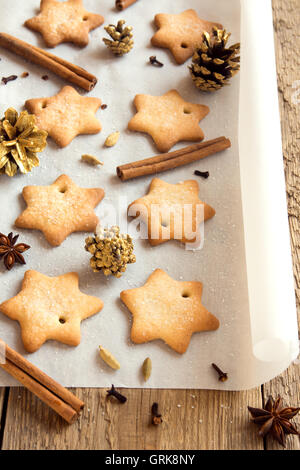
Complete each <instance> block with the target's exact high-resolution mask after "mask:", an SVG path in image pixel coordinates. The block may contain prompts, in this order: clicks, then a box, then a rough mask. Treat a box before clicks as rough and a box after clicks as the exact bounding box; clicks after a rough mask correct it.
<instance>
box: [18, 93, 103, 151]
mask: <svg viewBox="0 0 300 470" xmlns="http://www.w3.org/2000/svg"><path fill="white" fill-rule="evenodd" d="M100 106H101V100H100V99H99V98H92V97H86V96H81V95H79V93H77V91H76V90H75V89H74V88H73V87H71V86H64V87H63V88H62V89H61V90H60V92H59V93H57V95H54V96H50V97H49V98H34V99H31V100H27V101H26V102H25V107H26V109H27V111H29V112H30V113H32V114H35V116H36V124H37V126H38V127H39V128H40V129H43V130H45V131H47V132H48V134H49V135H50V137H52V139H54V140H55V142H56V143H57V145H59V147H66V146H67V145H68V144H69V143H70V142H72V140H73V139H74V137H76V136H77V135H79V134H97V133H98V132H100V131H101V124H100V122H99V121H98V119H97V118H96V116H95V113H96V111H97V109H99V108H100Z"/></svg>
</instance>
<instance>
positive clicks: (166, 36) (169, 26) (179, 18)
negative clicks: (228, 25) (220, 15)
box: [151, 10, 223, 64]
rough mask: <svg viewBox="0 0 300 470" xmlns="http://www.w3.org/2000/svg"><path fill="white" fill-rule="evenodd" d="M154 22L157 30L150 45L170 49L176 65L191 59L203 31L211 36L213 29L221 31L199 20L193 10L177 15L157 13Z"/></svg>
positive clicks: (208, 22)
mask: <svg viewBox="0 0 300 470" xmlns="http://www.w3.org/2000/svg"><path fill="white" fill-rule="evenodd" d="M154 21H155V25H156V26H157V27H158V28H159V30H158V31H157V32H156V33H155V34H154V36H153V37H152V39H151V43H152V44H153V46H158V47H164V48H167V49H170V51H171V52H172V54H173V56H174V58H175V60H176V62H177V63H178V64H183V63H184V62H185V61H186V60H187V59H188V58H189V57H192V55H193V53H194V52H195V49H196V47H197V46H198V45H199V44H201V43H202V40H203V33H204V31H207V32H208V33H210V34H211V33H212V31H213V27H217V28H218V29H223V26H222V25H221V24H219V23H211V22H210V21H205V20H201V19H200V18H199V16H198V15H197V13H196V12H195V10H185V11H183V12H182V13H180V14H177V15H167V14H165V13H159V14H158V15H156V16H155V18H154Z"/></svg>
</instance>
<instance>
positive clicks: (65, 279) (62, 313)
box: [0, 271, 103, 353]
mask: <svg viewBox="0 0 300 470" xmlns="http://www.w3.org/2000/svg"><path fill="white" fill-rule="evenodd" d="M102 308H103V302H102V300H100V299H98V298H97V297H92V296H90V295H86V294H83V293H82V292H81V291H80V290H79V287H78V274H77V273H67V274H64V275H62V276H57V277H48V276H45V275H44V274H41V273H39V272H37V271H26V273H25V276H24V279H23V283H22V288H21V291H20V292H19V293H18V294H17V295H16V296H15V297H12V298H11V299H9V300H7V301H6V302H3V303H2V304H1V305H0V312H2V313H4V314H5V315H7V316H8V317H9V318H11V319H12V320H17V321H18V322H19V323H20V326H21V330H22V340H23V343H24V347H25V349H26V350H27V351H28V352H30V353H33V352H35V351H37V350H38V349H39V348H40V347H41V346H42V344H44V343H45V341H47V340H48V339H54V340H56V341H60V342H62V343H65V344H68V345H70V346H77V345H78V344H79V343H80V322H81V321H82V320H84V319H85V318H88V317H90V316H92V315H95V314H96V313H98V312H100V310H102Z"/></svg>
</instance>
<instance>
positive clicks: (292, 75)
mask: <svg viewBox="0 0 300 470" xmlns="http://www.w3.org/2000/svg"><path fill="white" fill-rule="evenodd" d="M273 13H274V30H275V41H276V54H277V68H278V90H279V101H280V109H281V124H282V136H283V154H284V163H285V174H286V186H287V196H288V211H289V223H290V231H291V244H292V251H293V260H294V275H295V290H296V297H297V307H298V313H299V311H300V308H299V307H300V218H299V216H300V162H299V161H298V158H299V139H300V93H299V94H298V99H297V95H296V92H297V89H298V90H300V54H299V51H300V37H299V33H298V28H299V24H300V2H299V0H273ZM258 34H260V35H261V45H262V47H263V38H264V36H263V32H262V31H261V32H259V33H258ZM297 80H299V83H298V84H297V83H295V82H296V81H297ZM293 84H294V87H297V88H293ZM293 96H294V99H293ZM296 101H298V102H299V103H298V104H297V103H296ZM299 379H300V367H299V364H298V365H297V364H293V365H291V366H290V367H289V369H288V370H287V371H285V372H284V373H283V374H282V375H280V376H279V377H277V378H276V379H274V380H272V381H271V382H269V383H267V384H265V385H263V386H262V387H261V388H256V389H253V390H249V391H245V392H222V391H205V390H126V391H125V393H126V395H127V397H128V402H127V404H126V405H119V404H118V403H115V402H111V401H110V400H106V399H105V396H106V392H105V390H103V389H77V390H75V393H76V394H77V395H78V397H80V398H81V399H82V400H83V401H84V402H85V403H86V404H87V406H86V408H85V410H84V413H83V415H82V417H81V418H80V420H79V421H78V422H77V423H76V424H74V425H72V426H68V425H66V424H64V423H63V422H62V420H61V419H60V418H59V417H57V416H56V415H55V414H54V413H53V412H52V411H51V410H49V409H48V408H47V407H46V406H44V405H43V404H42V403H41V402H40V401H39V400H38V399H36V398H35V397H34V396H33V395H32V394H30V393H29V392H27V391H26V390H24V389H23V388H11V389H9V388H7V389H4V388H2V389H0V449H2V450H8V449H9V450H12V449H17V450H23V449H26V450H28V449H114V450H116V449H149V450H151V449H227V450H229V449H250V450H255V449H258V450H259V449H266V450H269V449H282V448H281V447H280V446H279V445H277V444H276V443H274V441H272V440H271V439H269V438H267V439H266V440H265V441H263V440H262V439H261V438H259V437H258V436H257V426H255V425H254V424H251V423H249V414H248V411H247V405H248V404H249V405H251V406H254V407H261V406H262V405H263V403H264V402H265V400H266V399H267V397H268V395H270V394H271V395H273V396H276V395H277V394H280V395H281V396H282V397H283V398H284V400H285V401H286V403H288V404H290V405H294V406H296V405H297V404H299V403H300V388H299ZM154 401H157V402H158V403H159V405H160V409H161V411H162V413H163V417H164V422H163V424H162V425H160V426H157V427H154V426H151V425H149V419H150V407H151V404H152V403H153V402H154ZM297 421H298V426H299V424H300V416H299V417H298V419H297V418H296V419H295V422H296V423H297ZM287 449H294V450H296V449H297V450H299V449H300V439H299V437H297V436H290V437H288V439H287Z"/></svg>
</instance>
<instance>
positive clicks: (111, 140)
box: [104, 131, 120, 147]
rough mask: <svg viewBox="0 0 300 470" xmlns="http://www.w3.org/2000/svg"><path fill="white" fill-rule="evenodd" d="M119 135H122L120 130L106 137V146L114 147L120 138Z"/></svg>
mask: <svg viewBox="0 0 300 470" xmlns="http://www.w3.org/2000/svg"><path fill="white" fill-rule="evenodd" d="M119 137H120V132H119V131H117V132H113V133H112V134H110V135H109V136H108V137H107V138H106V141H105V142H104V145H105V147H113V146H114V145H116V143H117V142H118V140H119Z"/></svg>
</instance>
